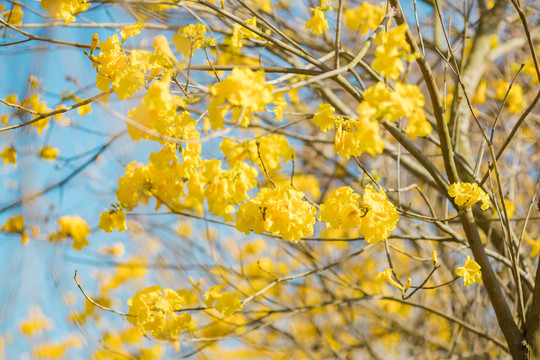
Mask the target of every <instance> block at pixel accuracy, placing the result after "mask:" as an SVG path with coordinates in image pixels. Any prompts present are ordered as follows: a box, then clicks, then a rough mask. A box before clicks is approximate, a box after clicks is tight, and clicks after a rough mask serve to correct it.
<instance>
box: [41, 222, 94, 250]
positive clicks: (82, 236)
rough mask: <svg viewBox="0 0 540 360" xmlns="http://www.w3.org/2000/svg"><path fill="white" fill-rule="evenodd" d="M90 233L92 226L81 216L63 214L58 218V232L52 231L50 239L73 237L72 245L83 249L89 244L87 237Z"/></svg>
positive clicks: (77, 248)
mask: <svg viewBox="0 0 540 360" xmlns="http://www.w3.org/2000/svg"><path fill="white" fill-rule="evenodd" d="M88 235H90V228H89V227H88V224H87V223H86V221H85V220H84V219H83V218H81V217H80V216H62V217H61V218H60V219H58V232H57V233H52V234H51V236H50V238H49V241H53V240H60V239H63V238H66V237H71V238H72V239H73V244H72V247H73V248H74V249H75V250H79V251H81V250H82V248H83V247H85V246H87V245H88V240H86V237H87V236H88Z"/></svg>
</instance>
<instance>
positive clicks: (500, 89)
mask: <svg viewBox="0 0 540 360" xmlns="http://www.w3.org/2000/svg"><path fill="white" fill-rule="evenodd" d="M493 86H494V87H495V100H499V101H503V100H504V98H505V96H507V95H506V93H507V92H508V89H509V88H510V83H509V82H508V81H505V80H501V79H499V80H498V81H497V82H496V83H495V84H494V85H493ZM525 105H526V104H525V99H524V98H523V88H522V87H521V85H519V84H516V83H513V84H512V88H511V89H510V92H508V96H507V97H506V106H508V111H510V112H511V113H515V114H519V113H521V111H522V110H523V108H524V107H525Z"/></svg>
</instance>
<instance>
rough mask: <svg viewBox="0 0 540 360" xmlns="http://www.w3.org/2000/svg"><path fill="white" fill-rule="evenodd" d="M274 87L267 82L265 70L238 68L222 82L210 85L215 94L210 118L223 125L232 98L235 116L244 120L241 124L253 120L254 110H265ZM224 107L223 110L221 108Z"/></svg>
mask: <svg viewBox="0 0 540 360" xmlns="http://www.w3.org/2000/svg"><path fill="white" fill-rule="evenodd" d="M273 89H274V87H273V86H272V85H270V84H266V83H265V82H264V71H263V70H258V71H252V70H251V69H248V68H242V69H240V68H234V69H233V70H232V73H231V74H230V75H229V76H227V77H226V78H225V80H223V81H221V82H220V83H218V84H214V85H212V87H210V94H212V95H213V96H214V98H213V99H212V101H211V103H210V106H209V113H210V114H209V116H208V119H209V120H210V123H211V125H212V129H214V130H218V129H221V128H223V127H224V126H223V122H224V119H223V115H224V114H225V113H226V112H227V111H228V110H229V108H227V106H226V105H225V101H228V102H229V103H230V104H231V105H232V106H233V108H234V112H233V116H232V117H233V119H235V120H240V125H241V126H244V127H245V126H248V125H249V123H250V122H251V112H253V111H263V110H265V108H266V105H267V104H270V103H271V102H272V101H273V99H274V96H273V94H272V91H273ZM219 109H223V111H218V110H219Z"/></svg>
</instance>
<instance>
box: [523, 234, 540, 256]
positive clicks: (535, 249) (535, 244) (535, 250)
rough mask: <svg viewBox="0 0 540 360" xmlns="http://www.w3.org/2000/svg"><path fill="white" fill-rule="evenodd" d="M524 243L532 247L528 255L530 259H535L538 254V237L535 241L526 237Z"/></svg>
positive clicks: (539, 240)
mask: <svg viewBox="0 0 540 360" xmlns="http://www.w3.org/2000/svg"><path fill="white" fill-rule="evenodd" d="M525 242H526V243H527V244H529V245H530V246H531V247H532V249H531V252H530V253H529V256H530V257H535V256H536V255H538V254H540V237H539V238H538V239H536V240H533V239H531V238H530V237H528V236H526V237H525Z"/></svg>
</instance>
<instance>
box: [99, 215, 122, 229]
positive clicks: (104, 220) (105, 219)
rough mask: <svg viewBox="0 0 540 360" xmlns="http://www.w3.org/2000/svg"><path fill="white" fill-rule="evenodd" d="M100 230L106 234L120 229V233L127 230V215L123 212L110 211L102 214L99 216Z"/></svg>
mask: <svg viewBox="0 0 540 360" xmlns="http://www.w3.org/2000/svg"><path fill="white" fill-rule="evenodd" d="M98 228H99V229H102V230H103V231H105V232H112V231H113V229H118V232H122V231H124V230H126V214H125V213H124V212H123V211H122V210H110V211H105V212H102V213H101V215H99V225H98Z"/></svg>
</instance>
